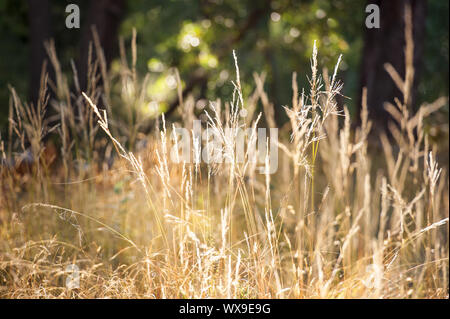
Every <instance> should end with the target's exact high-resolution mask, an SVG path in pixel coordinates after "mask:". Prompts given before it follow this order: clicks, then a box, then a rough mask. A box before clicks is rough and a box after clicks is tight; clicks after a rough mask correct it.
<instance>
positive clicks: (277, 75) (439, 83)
mask: <svg viewBox="0 0 450 319" xmlns="http://www.w3.org/2000/svg"><path fill="white" fill-rule="evenodd" d="M406 2H409V3H410V4H411V6H412V12H413V32H414V41H415V60H414V65H415V69H416V81H415V83H414V94H413V105H414V106H415V107H417V106H418V105H419V104H420V103H422V102H423V101H429V102H431V101H433V100H434V99H436V98H438V97H440V96H443V95H444V96H448V86H449V83H448V80H449V76H448V60H449V45H448V27H449V23H448V10H449V2H448V1H446V0H428V1H425V0H415V1H414V0H411V1H408V0H396V1H387V0H385V1H382V0H377V1H376V0H369V1H367V0H333V1H328V0H314V1H308V0H303V1H300V0H298V1H293V0H261V1H254V0H253V1H250V0H199V1H189V0H146V1H144V0H133V1H130V0H128V1H127V0H96V1H87V0H79V1H74V0H72V1H61V0H58V1H56V0H28V1H26V0H0V17H1V18H0V48H1V50H0V130H1V131H4V130H5V129H6V126H7V117H8V110H9V89H8V84H10V85H11V86H13V87H15V88H16V89H17V91H18V93H19V95H20V96H21V97H23V98H24V99H25V100H28V101H35V100H36V98H37V95H38V88H39V79H40V72H41V66H42V63H43V61H44V60H45V59H46V58H47V54H46V51H45V49H44V46H43V42H44V41H46V40H48V39H51V38H53V39H54V41H55V45H56V51H57V54H58V58H59V59H60V62H61V67H62V70H63V72H65V73H67V74H68V76H67V78H68V79H69V81H71V79H72V75H71V74H72V68H71V63H70V61H71V60H73V61H74V62H75V65H76V66H77V70H78V74H79V77H80V86H81V88H82V89H83V86H85V85H86V83H84V82H85V81H84V80H83V79H85V78H86V74H87V67H86V65H87V64H88V63H87V59H88V51H89V42H90V41H91V40H92V32H91V28H90V26H91V25H95V27H96V29H97V31H98V34H99V40H100V43H101V45H102V47H103V49H104V52H105V57H106V60H107V63H108V68H109V70H110V72H111V74H112V75H113V76H114V73H115V72H116V73H117V72H119V67H118V64H119V59H120V55H119V45H118V40H119V38H123V40H124V43H125V48H127V50H128V52H127V53H128V56H131V53H130V52H129V50H130V49H129V48H130V42H131V38H132V30H133V28H136V31H137V64H136V69H137V72H138V74H140V75H142V76H144V75H145V74H146V73H147V72H149V74H150V76H149V83H148V88H147V95H148V96H147V98H148V99H149V100H151V101H152V103H150V104H149V105H147V106H145V107H149V108H153V110H149V111H148V112H149V113H148V114H149V116H151V114H155V112H154V111H155V109H156V110H157V112H156V113H158V112H169V113H172V111H173V110H174V108H176V106H177V92H176V91H177V90H176V86H177V85H176V83H177V82H176V77H175V72H174V70H175V68H176V69H178V70H179V72H180V77H181V79H182V83H183V94H185V95H192V96H194V97H195V99H196V100H205V101H206V100H215V99H216V98H222V99H225V100H229V99H230V98H231V93H232V89H233V86H232V85H231V83H230V81H231V80H232V79H234V77H235V75H234V61H233V58H232V50H233V49H235V50H236V52H237V56H238V60H239V67H240V72H241V82H242V83H243V91H244V94H250V93H251V91H252V90H253V88H254V86H255V85H254V80H253V73H254V72H258V73H264V74H265V75H266V82H265V90H266V91H267V93H268V95H269V98H270V100H271V101H272V102H273V103H274V105H275V109H276V112H277V110H280V111H278V112H277V114H276V119H277V121H278V122H279V123H282V122H283V121H285V119H284V118H283V116H284V115H283V113H284V111H282V108H281V106H282V105H290V104H291V100H292V88H291V80H292V72H294V71H295V72H297V73H298V82H299V86H300V87H307V75H310V56H311V53H312V47H313V41H314V40H317V44H318V47H319V65H321V66H325V67H327V68H328V69H329V70H331V69H332V68H333V66H334V64H335V63H336V61H337V58H338V56H339V54H343V62H342V64H341V68H340V78H341V79H342V81H343V82H344V84H345V85H344V90H343V93H344V95H345V96H346V97H348V98H343V101H342V103H345V104H347V106H348V107H349V108H350V111H351V114H352V116H353V117H354V118H356V115H357V114H358V109H359V105H360V99H361V98H360V96H361V90H362V87H363V86H367V87H368V92H369V93H368V94H369V95H368V105H369V108H370V111H371V117H372V118H373V119H374V120H375V121H376V123H377V125H378V126H383V125H385V123H386V121H385V120H386V113H385V112H384V110H383V105H382V104H383V102H384V101H393V99H394V97H396V96H400V94H399V92H398V91H397V89H396V88H395V85H394V84H393V82H392V80H390V78H389V76H388V74H387V73H386V71H385V70H384V67H383V64H384V63H386V62H389V63H391V64H392V65H393V66H394V67H395V68H396V69H397V70H399V73H400V74H402V72H404V71H403V70H404V67H403V62H404V56H403V48H404V43H405V41H404V22H403V12H404V4H405V3H406ZM69 3H75V4H77V5H79V7H80V12H81V28H80V29H67V28H66V26H65V19H66V16H67V13H66V12H65V8H66V6H67V5H68V4H69ZM369 3H375V4H378V5H379V7H380V10H381V28H380V29H367V28H366V27H365V19H366V16H367V15H368V14H367V13H366V12H365V8H366V6H367V5H368V4H369ZM330 72H331V71H330ZM52 76H54V75H52V73H50V78H51V77H52ZM112 90H113V91H114V90H116V91H120V85H116V86H114V87H112ZM152 112H153V113H152ZM440 112H441V113H440V117H441V118H442V122H444V123H447V125H448V105H447V106H446V107H445V108H443V110H442V111H440ZM144 114H145V112H144Z"/></svg>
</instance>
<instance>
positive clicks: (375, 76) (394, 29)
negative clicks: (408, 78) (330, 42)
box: [358, 0, 426, 130]
mask: <svg viewBox="0 0 450 319" xmlns="http://www.w3.org/2000/svg"><path fill="white" fill-rule="evenodd" d="M369 3H374V4H377V5H378V6H379V8H380V28H379V29H375V28H374V29H368V28H366V30H365V37H364V49H363V55H362V64H361V75H360V76H361V80H360V83H361V86H360V92H359V93H360V94H361V93H362V88H363V87H367V104H368V108H369V113H370V117H371V119H372V120H373V121H374V124H375V128H376V129H379V130H385V129H386V128H387V123H388V121H389V113H387V112H386V111H385V110H384V105H383V104H384V102H391V103H393V102H394V98H395V97H397V98H399V99H400V100H401V101H402V94H401V92H400V91H399V89H398V88H397V87H396V86H395V84H394V82H393V81H392V79H391V77H390V76H389V74H388V73H387V72H386V70H385V68H384V64H385V63H390V64H391V65H392V66H393V67H394V68H395V69H396V70H397V72H398V73H399V74H400V76H401V77H402V78H404V75H405V54H404V48H405V23H404V12H405V5H406V4H407V3H409V4H410V6H411V12H412V20H413V21H412V25H413V39H414V68H415V75H414V76H415V78H414V84H413V89H412V96H411V100H410V101H411V105H412V106H413V107H415V106H414V103H415V101H416V91H417V84H418V79H419V72H420V62H421V60H422V56H423V47H424V44H423V42H424V36H425V15H426V0H395V1H386V0H369V1H368V4H369ZM358 102H359V103H358V106H361V95H360V97H359V100H358ZM358 120H359V116H358Z"/></svg>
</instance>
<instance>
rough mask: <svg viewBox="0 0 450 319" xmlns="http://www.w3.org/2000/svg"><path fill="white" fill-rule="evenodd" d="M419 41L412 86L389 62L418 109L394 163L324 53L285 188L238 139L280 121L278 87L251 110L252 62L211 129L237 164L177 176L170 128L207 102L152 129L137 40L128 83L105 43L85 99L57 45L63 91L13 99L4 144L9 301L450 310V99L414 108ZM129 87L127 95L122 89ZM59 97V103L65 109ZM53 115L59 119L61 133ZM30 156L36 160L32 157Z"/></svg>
mask: <svg viewBox="0 0 450 319" xmlns="http://www.w3.org/2000/svg"><path fill="white" fill-rule="evenodd" d="M410 32H411V30H409V29H408V28H407V29H406V38H407V39H410ZM94 39H95V37H94ZM134 39H135V37H134ZM412 45H413V44H412V42H411V40H408V44H407V46H406V52H407V54H406V56H407V58H406V65H407V72H406V76H405V79H402V78H401V77H400V76H399V75H398V74H397V73H396V71H395V70H394V69H393V68H392V67H391V66H386V68H387V71H388V72H389V73H390V74H392V76H393V78H394V80H395V84H396V85H398V86H399V88H400V90H401V91H402V92H403V94H404V96H403V99H399V100H396V101H395V102H394V103H393V104H387V109H388V110H389V112H390V113H391V114H392V118H393V119H394V121H393V123H392V124H391V134H392V138H388V137H387V136H386V135H380V136H379V137H377V139H379V140H380V141H381V144H380V145H382V147H381V148H382V150H383V151H382V153H380V152H379V151H377V150H373V149H376V147H372V148H371V147H369V146H370V145H369V143H368V136H369V132H370V131H371V122H370V121H369V116H368V109H367V105H366V103H365V102H363V105H362V107H363V109H362V110H363V111H362V112H361V123H362V124H361V126H359V127H358V128H356V129H354V130H353V129H351V126H350V118H349V112H348V110H347V109H346V108H344V109H339V108H338V106H337V104H336V101H335V97H336V95H338V94H339V93H340V90H341V88H342V83H341V82H339V80H338V78H337V76H338V75H337V70H338V65H337V66H336V69H335V70H334V72H333V75H332V76H331V77H329V76H328V74H327V72H326V71H325V72H324V74H323V75H322V76H321V75H320V74H319V73H318V68H319V66H318V63H317V54H318V52H317V49H316V48H314V53H313V56H312V59H311V67H312V72H311V74H310V75H309V78H310V88H309V92H308V93H301V94H299V90H298V88H297V83H296V77H297V75H296V74H294V76H293V81H292V84H293V99H292V105H291V106H290V107H285V109H286V112H287V115H288V117H289V120H290V121H289V124H288V125H286V126H285V127H284V128H283V129H280V132H279V139H280V142H279V144H278V148H279V150H280V152H279V167H278V170H277V172H276V173H275V174H272V175H271V174H267V173H263V174H260V173H259V171H258V167H257V166H256V165H255V163H254V162H253V161H252V160H253V158H252V156H253V155H252V154H251V153H246V155H245V158H244V161H242V162H239V161H237V160H236V156H237V155H236V150H235V146H236V135H235V134H226V133H225V129H229V130H230V131H231V132H235V131H236V130H237V129H238V128H250V129H251V130H252V131H253V132H255V131H256V129H257V127H258V126H259V127H261V126H264V124H263V123H262V121H263V120H262V118H263V117H261V115H260V114H257V113H256V107H257V106H258V103H259V101H261V104H262V106H263V109H264V115H265V116H264V118H265V120H266V122H267V124H268V127H273V126H275V120H274V110H273V105H272V104H271V103H270V102H269V97H268V96H267V95H266V93H265V92H264V90H263V84H264V76H260V75H257V74H255V83H256V88H255V92H254V93H253V94H252V95H251V96H249V97H244V96H242V93H241V83H240V80H241V79H240V78H239V69H238V66H237V63H236V81H235V82H233V84H234V87H235V90H234V94H233V97H232V100H231V101H230V102H227V103H222V102H221V101H219V100H217V101H214V102H213V103H211V104H210V108H208V109H207V113H208V115H207V117H206V120H205V121H204V122H203V125H204V128H206V127H209V128H215V129H217V131H218V132H220V136H221V138H222V142H223V145H224V147H223V151H224V154H225V156H226V158H227V159H229V161H228V162H227V163H223V164H205V163H195V162H194V163H178V164H177V163H173V162H172V161H171V160H170V158H169V156H170V155H169V150H170V149H171V148H172V146H173V141H172V140H171V139H170V132H169V131H170V130H169V129H170V127H171V126H172V127H175V126H182V127H186V128H192V123H193V120H194V119H196V114H195V112H194V101H193V99H192V98H188V99H186V100H185V101H182V99H181V105H180V108H181V109H182V111H183V117H182V120H181V121H179V122H177V123H172V124H170V125H169V123H167V122H166V121H165V119H164V117H162V118H161V119H159V120H158V121H157V122H156V124H155V128H154V132H151V133H150V134H147V135H144V134H142V133H140V129H141V128H142V126H143V125H144V122H145V121H143V120H141V119H143V115H142V114H140V113H139V107H138V106H139V105H142V104H143V103H144V104H145V103H148V102H149V101H147V100H146V99H147V97H146V95H145V88H146V86H147V84H146V83H147V81H148V76H147V77H146V78H145V79H143V80H140V79H139V78H138V75H137V74H136V71H135V61H136V47H135V42H134V41H133V50H132V52H133V57H132V65H131V67H128V65H127V58H126V57H125V54H124V52H125V50H124V48H123V45H122V50H121V51H122V59H121V61H122V63H121V68H120V74H119V78H118V79H117V78H114V76H113V75H111V74H108V71H107V68H106V67H105V65H104V60H103V59H102V56H103V55H102V54H101V48H100V47H99V45H98V44H96V45H94V46H93V50H96V52H97V56H98V57H99V59H97V60H95V61H91V63H90V65H91V69H90V72H89V74H90V81H89V87H88V90H87V92H86V93H82V92H80V91H79V89H78V86H77V85H76V83H77V81H76V73H75V81H74V83H75V85H74V86H75V91H76V92H75V93H70V92H71V91H70V90H69V85H68V81H67V79H66V78H65V76H64V75H63V74H62V73H61V68H60V66H59V64H58V59H57V57H56V53H55V50H54V46H53V45H52V44H51V43H49V44H48V45H47V48H48V51H49V55H50V57H51V63H52V65H53V67H54V69H55V70H56V71H57V81H56V83H48V85H47V82H48V79H47V77H46V76H43V79H42V90H41V99H40V102H39V105H38V106H37V108H30V107H29V106H27V105H23V103H22V102H21V101H20V99H19V98H18V96H17V94H16V93H15V91H14V90H12V104H11V112H10V129H9V137H8V140H7V141H6V142H2V143H1V151H2V152H1V153H2V166H1V172H0V176H1V183H0V184H1V185H0V186H1V196H0V236H1V241H0V286H1V287H0V289H1V290H0V296H2V297H5V298H54V297H57V298H103V297H109V298H209V297H213V298H360V297H364V298H366V297H367V298H448V253H449V246H448V244H449V243H448V216H449V206H448V200H449V198H448V196H449V189H448V175H447V171H446V170H445V169H441V168H439V167H438V164H437V161H436V156H438V154H439V152H438V151H439V150H438V149H437V147H436V146H435V145H434V144H433V143H431V141H430V140H429V139H428V137H427V134H426V132H425V131H424V129H423V125H424V124H423V123H424V119H425V118H426V117H428V116H430V114H432V113H433V112H434V111H436V110H438V109H439V108H440V107H441V106H443V105H444V104H445V103H447V99H446V98H442V99H439V100H437V101H435V102H433V103H431V104H428V105H424V106H422V107H421V108H420V109H419V110H418V111H417V112H416V113H413V112H412V110H411V108H410V107H409V105H408V103H409V92H410V89H411V86H412V82H413V78H414V70H413V69H412V57H411V54H412ZM91 56H92V52H91ZM339 59H340V58H339ZM92 60H93V59H92ZM236 61H237V59H236ZM337 63H339V62H337ZM97 74H101V79H99V78H98V77H97V76H96V75H97ZM100 80H101V81H100ZM116 82H117V83H119V85H120V86H121V87H122V93H121V95H120V97H113V96H112V93H111V88H112V87H113V85H114V83H116ZM393 83H394V82H393ZM48 86H50V88H51V89H52V90H54V92H55V95H56V98H55V99H53V100H52V101H51V102H50V104H49V101H48V98H47V97H48V94H47V92H46V88H47V87H48ZM179 88H180V85H179ZM114 99H116V100H114ZM117 99H119V100H117ZM99 104H101V105H106V106H107V107H108V108H106V109H105V110H101V109H99V108H98V107H97V106H96V105H99ZM111 105H120V106H121V108H122V109H120V110H116V109H112V108H110V106H111ZM49 107H51V108H52V109H54V110H55V112H54V113H55V114H56V115H55V118H56V120H57V122H58V124H57V125H56V126H54V127H52V128H50V127H49V124H48V123H47V122H46V120H45V117H44V114H45V112H48V111H49V110H48V108H49ZM242 108H245V109H246V110H247V114H248V115H247V116H246V117H245V118H242V117H240V116H239V112H240V110H241V109H242ZM33 109H35V110H37V111H36V112H34V111H33V112H31V111H30V110H33ZM114 114H115V115H116V117H115V120H114ZM108 115H109V116H108ZM109 118H111V119H109ZM99 128H100V130H99ZM50 132H53V133H55V132H56V133H57V135H58V136H59V139H58V140H59V142H58V145H59V146H60V149H59V150H55V154H59V155H58V156H57V160H55V159H54V158H52V157H51V156H49V148H50V146H49V145H50V144H49V143H44V138H45V135H46V134H49V133H50ZM251 140H252V139H251V138H250V139H249V143H251ZM196 143H197V142H196V141H194V154H192V155H193V157H194V158H197V157H198V156H199V153H198V144H197V146H195V145H196ZM129 150H132V152H131V151H129ZM26 151H28V153H26ZM23 154H28V156H29V157H31V158H32V159H33V161H32V163H31V164H30V163H28V162H27V161H26V160H24V161H22V162H19V161H20V156H21V155H22V159H23ZM50 154H52V153H50ZM11 159H15V161H14V162H12V161H11ZM265 163H266V164H265V165H266V168H267V166H268V165H269V158H268V155H267V156H266V160H265ZM70 264H76V265H77V266H78V267H79V268H80V276H81V279H80V285H81V286H80V288H75V289H68V288H66V287H65V280H66V277H67V275H68V274H67V272H66V271H65V270H66V267H67V266H68V265H70Z"/></svg>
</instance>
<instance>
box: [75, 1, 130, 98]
mask: <svg viewBox="0 0 450 319" xmlns="http://www.w3.org/2000/svg"><path fill="white" fill-rule="evenodd" d="M124 10H125V1H124V0H95V1H91V3H90V6H89V9H88V15H87V20H86V23H85V25H84V26H83V34H82V37H81V43H80V55H79V61H78V72H79V81H80V88H81V90H83V91H85V90H86V88H87V83H88V81H87V76H88V74H87V73H88V58H89V43H91V42H92V43H93V34H92V27H95V29H96V30H97V32H98V36H99V42H100V45H101V47H102V49H103V52H104V54H105V60H106V61H105V62H106V64H107V66H109V63H110V62H111V60H112V58H113V57H114V56H115V52H116V51H117V45H116V44H117V38H118V36H117V32H118V29H119V25H120V22H121V19H122V17H123V14H124ZM92 52H93V57H94V58H95V49H94V47H93V51H92ZM94 61H95V60H94Z"/></svg>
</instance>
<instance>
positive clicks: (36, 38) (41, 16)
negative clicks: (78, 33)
mask: <svg viewBox="0 0 450 319" xmlns="http://www.w3.org/2000/svg"><path fill="white" fill-rule="evenodd" d="M28 21H29V30H30V87H29V98H30V101H31V102H32V103H33V104H34V105H37V100H38V98H39V86H40V78H41V71H42V65H43V63H44V61H45V60H46V59H47V53H46V51H45V47H44V42H45V41H47V40H49V39H50V38H51V32H50V4H49V1H48V0H28Z"/></svg>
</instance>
